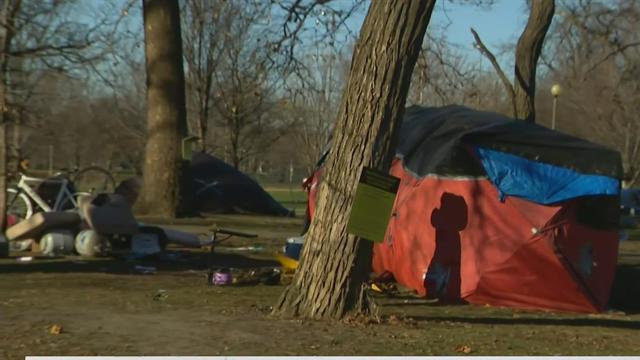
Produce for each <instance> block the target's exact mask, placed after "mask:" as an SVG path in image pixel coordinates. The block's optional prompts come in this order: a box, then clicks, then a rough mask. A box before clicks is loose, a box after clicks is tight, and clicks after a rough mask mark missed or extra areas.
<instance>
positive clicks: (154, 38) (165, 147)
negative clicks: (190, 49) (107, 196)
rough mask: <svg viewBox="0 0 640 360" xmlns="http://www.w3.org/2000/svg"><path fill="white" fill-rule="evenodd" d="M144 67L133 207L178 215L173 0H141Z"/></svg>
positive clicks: (177, 45)
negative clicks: (141, 148)
mask: <svg viewBox="0 0 640 360" xmlns="http://www.w3.org/2000/svg"><path fill="white" fill-rule="evenodd" d="M143 13H144V34H145V55H146V71H147V136H148V139H147V145H146V148H145V161H144V170H143V187H142V194H141V195H140V201H139V202H138V203H137V204H136V205H137V206H136V210H137V212H139V213H142V214H149V215H157V216H163V217H169V218H172V217H175V216H177V215H178V206H179V203H180V201H181V190H182V189H181V186H180V177H181V161H182V155H181V149H182V147H181V145H182V144H181V142H182V138H183V137H185V136H186V135H187V120H186V107H185V92H184V91H185V87H184V84H185V82H184V70H183V68H182V41H181V36H180V10H179V7H178V0H143Z"/></svg>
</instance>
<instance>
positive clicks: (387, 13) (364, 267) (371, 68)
mask: <svg viewBox="0 0 640 360" xmlns="http://www.w3.org/2000/svg"><path fill="white" fill-rule="evenodd" d="M434 3H435V0H431V1H413V0H397V1H386V0H378V1H373V2H372V4H371V6H370V8H369V12H368V14H367V17H366V19H365V21H364V24H363V26H362V29H361V32H360V38H359V40H358V44H357V46H356V49H355V52H354V55H353V61H352V63H351V71H350V75H349V81H348V84H347V88H346V91H345V93H344V95H343V99H342V104H341V107H340V111H339V115H338V122H337V124H336V129H335V136H334V139H333V143H332V150H331V154H330V156H329V158H328V161H327V164H326V168H325V177H324V180H323V182H322V185H321V188H320V192H319V195H318V199H319V203H318V208H317V210H316V213H315V216H314V219H313V223H312V224H311V228H310V230H309V233H308V235H307V240H306V242H305V247H304V250H303V253H302V258H301V262H300V265H299V267H298V271H297V272H296V275H295V277H294V279H293V282H292V284H291V285H290V286H289V287H288V288H287V289H286V290H285V292H284V294H283V295H282V297H281V298H280V301H279V303H278V304H277V306H276V307H275V310H274V311H275V313H277V314H281V315H285V316H302V317H309V318H342V317H344V316H345V315H347V314H349V313H352V312H358V311H366V310H368V309H367V304H366V301H363V298H362V289H363V284H364V283H365V282H366V281H367V280H368V277H369V274H370V271H371V253H372V243H371V242H370V241H367V240H363V239H359V238H357V237H356V236H354V235H350V234H348V233H347V222H348V219H349V213H350V211H351V207H352V205H353V199H354V194H355V189H356V185H357V183H358V178H359V176H360V173H361V171H362V168H363V167H364V166H374V167H377V168H379V169H381V170H387V171H388V168H389V165H390V163H391V159H392V154H393V151H394V150H395V149H394V148H395V141H396V139H397V134H398V130H399V128H400V125H401V119H402V116H403V114H404V107H405V102H406V98H407V93H408V90H409V84H410V79H411V74H412V72H413V68H414V66H415V63H416V60H417V57H418V53H419V52H420V48H421V45H422V41H423V38H424V34H425V31H426V29H427V25H428V24H429V19H430V17H431V12H432V10H433V6H434ZM374 148H375V149H374ZM374 151H375V152H376V153H378V154H384V156H377V155H376V156H374V155H373V154H374ZM361 306H362V307H361Z"/></svg>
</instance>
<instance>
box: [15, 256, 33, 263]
mask: <svg viewBox="0 0 640 360" xmlns="http://www.w3.org/2000/svg"><path fill="white" fill-rule="evenodd" d="M16 261H18V262H30V261H33V256H21V257H19V258H17V259H16Z"/></svg>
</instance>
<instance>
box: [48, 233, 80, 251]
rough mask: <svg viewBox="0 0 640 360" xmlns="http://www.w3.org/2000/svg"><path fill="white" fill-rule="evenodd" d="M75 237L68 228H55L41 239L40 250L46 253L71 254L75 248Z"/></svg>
mask: <svg viewBox="0 0 640 360" xmlns="http://www.w3.org/2000/svg"><path fill="white" fill-rule="evenodd" d="M74 243H75V238H74V236H73V232H71V231H68V230H54V231H51V232H49V233H47V234H45V235H44V236H43V237H42V238H41V239H40V250H41V251H42V253H43V254H44V255H66V254H71V253H72V252H73V249H74V247H75V246H74V245H75V244H74Z"/></svg>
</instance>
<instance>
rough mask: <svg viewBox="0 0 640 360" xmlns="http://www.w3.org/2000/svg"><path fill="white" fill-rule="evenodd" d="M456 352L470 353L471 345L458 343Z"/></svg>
mask: <svg viewBox="0 0 640 360" xmlns="http://www.w3.org/2000/svg"><path fill="white" fill-rule="evenodd" d="M456 352H459V353H463V354H470V353H471V346H468V345H458V346H456Z"/></svg>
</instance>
